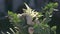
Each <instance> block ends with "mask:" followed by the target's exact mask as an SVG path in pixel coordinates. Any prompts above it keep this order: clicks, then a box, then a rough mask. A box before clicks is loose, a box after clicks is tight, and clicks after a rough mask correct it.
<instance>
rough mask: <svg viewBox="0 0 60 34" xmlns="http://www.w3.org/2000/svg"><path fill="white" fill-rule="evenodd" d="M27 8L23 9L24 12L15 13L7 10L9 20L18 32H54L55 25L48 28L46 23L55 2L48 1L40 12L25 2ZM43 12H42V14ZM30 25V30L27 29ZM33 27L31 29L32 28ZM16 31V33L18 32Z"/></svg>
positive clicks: (37, 33) (35, 33)
mask: <svg viewBox="0 0 60 34" xmlns="http://www.w3.org/2000/svg"><path fill="white" fill-rule="evenodd" d="M25 5H26V7H27V9H23V10H24V13H22V14H16V13H13V12H10V11H8V16H9V18H10V22H12V23H13V25H15V26H16V27H17V28H16V29H18V31H17V32H18V33H19V34H28V33H29V34H31V33H32V32H31V31H33V34H50V33H51V32H50V31H53V32H54V33H55V34H56V26H53V27H52V28H50V26H49V25H48V23H49V21H51V18H50V17H52V12H53V9H54V8H55V7H56V6H57V5H58V4H57V3H49V4H47V6H45V8H44V9H43V10H42V12H37V11H35V10H33V9H31V8H30V7H29V6H28V5H27V4H25ZM43 13H44V14H43ZM29 27H31V31H30V30H29V29H28V28H29ZM32 28H33V29H32ZM18 33H16V34H18Z"/></svg>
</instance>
